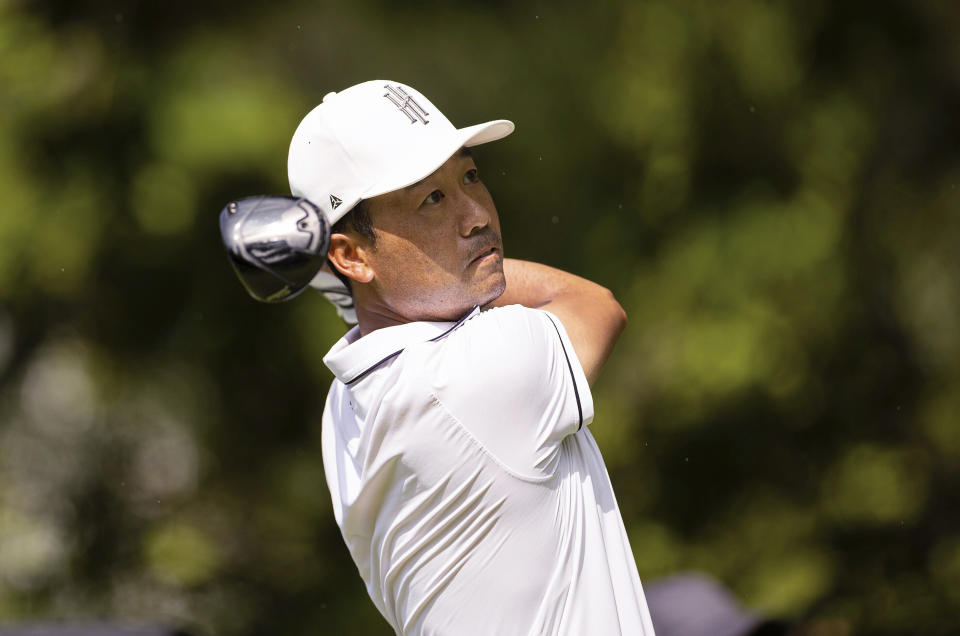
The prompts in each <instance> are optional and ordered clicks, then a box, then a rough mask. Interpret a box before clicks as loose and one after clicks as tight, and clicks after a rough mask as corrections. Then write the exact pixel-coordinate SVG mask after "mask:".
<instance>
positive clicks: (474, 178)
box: [463, 168, 480, 183]
mask: <svg viewBox="0 0 960 636" xmlns="http://www.w3.org/2000/svg"><path fill="white" fill-rule="evenodd" d="M478 181H480V173H479V172H478V171H477V169H476V168H471V169H470V170H467V173H466V174H465V175H463V182H464V183H477V182H478Z"/></svg>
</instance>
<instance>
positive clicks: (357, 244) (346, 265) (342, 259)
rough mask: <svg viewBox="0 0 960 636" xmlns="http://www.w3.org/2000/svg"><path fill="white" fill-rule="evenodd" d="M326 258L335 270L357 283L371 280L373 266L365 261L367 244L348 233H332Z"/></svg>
mask: <svg viewBox="0 0 960 636" xmlns="http://www.w3.org/2000/svg"><path fill="white" fill-rule="evenodd" d="M327 258H329V259H330V262H331V263H333V266H334V267H336V268H337V270H338V271H339V272H340V273H341V274H343V275H344V276H346V277H347V278H349V279H351V280H355V281H357V282H358V283H369V282H370V281H371V280H373V268H371V267H370V264H369V263H368V262H367V246H366V244H365V243H363V242H361V241H360V240H358V239H357V238H356V237H354V236H350V235H349V234H332V235H331V236H330V250H329V251H328V252H327Z"/></svg>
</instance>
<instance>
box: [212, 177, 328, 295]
mask: <svg viewBox="0 0 960 636" xmlns="http://www.w3.org/2000/svg"><path fill="white" fill-rule="evenodd" d="M220 236H221V238H222V239H223V246H224V247H225V248H226V249H227V254H228V255H229V257H230V264H231V265H232V266H233V270H234V271H235V272H236V273H237V276H238V277H239V278H240V282H241V283H243V286H244V287H245V288H246V289H247V291H248V292H249V293H250V295H251V296H253V297H254V298H255V299H257V300H259V301H262V302H265V303H276V302H280V301H283V300H289V299H291V298H293V297H294V296H296V295H297V294H299V293H300V292H302V291H303V290H304V289H306V287H307V284H308V283H309V282H310V281H311V280H312V279H313V277H314V276H316V275H317V272H319V271H320V268H321V267H323V264H324V262H325V261H326V258H327V250H328V249H329V247H330V223H329V222H328V221H327V219H326V217H325V216H323V212H321V211H320V209H319V208H318V207H317V206H315V205H314V204H313V203H311V202H310V201H308V200H307V199H302V198H294V197H286V196H257V197H249V198H246V199H240V200H238V201H231V202H230V203H228V204H227V205H226V206H225V207H224V208H223V210H222V211H221V212H220Z"/></svg>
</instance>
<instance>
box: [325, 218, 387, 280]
mask: <svg viewBox="0 0 960 636" xmlns="http://www.w3.org/2000/svg"><path fill="white" fill-rule="evenodd" d="M350 230H353V231H354V232H356V233H357V234H359V235H360V236H362V237H363V238H365V239H367V240H368V241H369V242H370V246H371V247H376V246H377V234H376V232H374V231H373V221H371V220H370V210H369V209H367V202H366V201H364V200H363V199H361V200H360V201H359V202H358V203H357V204H356V205H355V206H353V209H352V210H350V211H349V212H347V213H346V214H344V215H343V216H342V217H340V218H339V219H338V220H337V222H336V223H334V224H333V226H332V227H331V228H330V233H331V234H343V233H345V232H349V231H350ZM327 261H328V263H329V266H330V271H331V272H333V275H334V276H336V277H337V278H339V279H340V282H341V283H343V284H344V285H346V287H347V289H349V290H350V292H351V293H353V287H352V286H351V284H350V279H349V278H348V277H347V276H344V275H343V274H341V273H340V270H339V269H337V268H336V267H334V266H333V263H330V262H329V261H330V259H329V258H328V259H327Z"/></svg>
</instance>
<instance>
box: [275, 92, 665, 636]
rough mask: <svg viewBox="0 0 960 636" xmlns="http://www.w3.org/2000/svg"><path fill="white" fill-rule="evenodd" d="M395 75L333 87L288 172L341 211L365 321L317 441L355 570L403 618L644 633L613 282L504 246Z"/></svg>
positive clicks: (465, 627)
mask: <svg viewBox="0 0 960 636" xmlns="http://www.w3.org/2000/svg"><path fill="white" fill-rule="evenodd" d="M513 128H514V126H513V124H512V123H511V122H509V121H505V120H497V121H492V122H488V123H486V124H480V125H477V126H471V127H468V128H464V129H459V130H458V129H456V128H455V127H454V126H453V125H452V124H451V123H450V122H449V121H448V120H447V119H446V117H444V116H443V114H442V113H441V112H440V111H439V110H438V109H437V108H436V107H435V106H434V105H433V104H432V103H431V102H430V101H429V100H428V99H427V98H426V97H424V96H423V95H422V94H420V93H419V92H417V91H416V90H414V89H413V88H411V87H409V86H405V85H402V84H399V83H396V82H390V81H373V82H365V83H363V84H359V85H357V86H353V87H351V88H348V89H346V90H344V91H342V92H340V93H331V94H329V95H327V96H326V97H325V98H324V100H323V103H322V104H320V105H319V106H318V107H317V108H315V109H314V110H313V111H311V112H310V113H309V114H308V115H307V116H306V117H305V118H304V119H303V121H302V122H301V123H300V125H299V127H298V128H297V131H296V132H295V133H294V136H293V140H292V142H291V145H290V156H289V175H290V185H291V189H292V191H293V194H294V195H296V196H302V197H306V198H308V199H310V200H311V201H313V202H314V203H316V204H318V205H319V206H320V207H321V208H322V209H323V213H324V214H325V215H326V216H327V218H328V220H329V221H330V222H331V224H332V225H333V233H332V236H331V241H330V249H329V252H328V259H329V262H330V264H331V266H332V268H333V269H334V270H335V272H336V273H337V274H338V275H339V276H340V277H342V278H343V279H344V280H345V281H346V282H347V283H348V284H349V288H350V291H351V292H352V295H353V299H354V302H355V310H356V318H357V322H358V324H357V326H356V327H354V328H353V329H351V330H350V331H349V332H348V333H347V334H346V335H345V336H344V337H343V338H342V339H341V340H340V341H339V342H338V343H337V344H336V345H335V346H334V347H333V348H332V349H331V350H330V352H329V353H328V354H327V356H326V357H325V358H324V361H325V363H326V364H327V366H328V367H329V368H330V369H331V370H332V371H333V373H334V374H335V376H336V379H335V380H334V382H333V384H332V386H331V388H330V393H329V395H328V397H327V404H326V408H325V410H324V415H323V439H322V442H323V461H324V468H325V471H326V476H327V482H328V485H329V488H330V494H331V497H332V499H333V509H334V515H335V518H336V521H337V524H338V525H339V526H340V529H341V531H342V533H343V537H344V540H345V541H346V543H347V546H348V547H349V550H350V553H351V555H352V557H353V559H354V561H355V562H356V564H357V568H358V569H359V571H360V575H361V576H362V577H363V580H364V582H365V583H366V586H367V591H368V592H369V594H370V597H371V598H372V599H373V602H374V603H375V604H376V606H377V609H379V610H380V612H381V613H382V614H383V616H384V617H385V618H386V619H387V621H388V622H389V623H390V625H391V626H392V627H393V628H394V629H395V630H396V631H397V632H398V633H403V634H456V635H463V634H498V635H502V634H591V635H604V634H653V628H652V626H651V622H650V617H649V613H648V611H647V606H646V602H645V600H644V596H643V590H642V588H641V585H640V580H639V577H638V576H637V569H636V565H635V563H634V560H633V556H632V553H631V551H630V546H629V544H628V542H627V537H626V533H625V531H624V527H623V521H622V519H621V516H620V512H619V510H618V508H617V504H616V500H615V499H614V495H613V491H612V489H611V486H610V481H609V478H608V476H607V473H606V469H605V467H604V464H603V460H602V458H601V456H600V452H599V450H598V449H597V445H596V443H595V442H594V440H593V437H592V436H591V435H590V432H589V430H588V428H587V426H586V425H588V424H590V423H591V421H592V419H593V402H592V399H591V394H590V388H589V385H590V384H591V383H592V382H593V381H594V380H595V379H596V377H597V375H598V374H599V373H600V370H601V368H602V367H603V364H604V363H605V361H606V360H607V357H608V356H609V354H610V351H611V349H612V347H613V345H614V342H615V341H616V339H617V337H618V336H619V334H620V332H621V330H622V329H623V327H624V324H625V320H626V319H625V315H624V312H623V310H622V308H621V307H620V305H619V304H618V303H617V302H616V300H614V298H613V296H612V295H611V293H610V292H609V291H607V290H606V289H604V288H602V287H600V286H599V285H596V284H594V283H591V282H589V281H587V280H585V279H583V278H579V277H577V276H574V275H572V274H568V273H565V272H562V271H560V270H557V269H553V268H550V267H547V266H544V265H538V264H535V263H529V262H522V261H518V260H512V259H505V258H504V255H503V248H502V243H501V238H500V223H499V219H498V217H497V211H496V208H495V207H494V204H493V200H492V198H491V196H490V193H489V192H488V191H487V189H486V187H485V186H484V184H483V181H482V180H481V179H480V176H479V173H478V170H477V167H476V164H475V163H474V160H473V158H472V156H471V154H470V151H469V148H470V147H471V146H474V145H477V144H481V143H486V142H489V141H493V140H495V139H499V138H501V137H504V136H506V135H508V134H510V133H511V132H512V131H513Z"/></svg>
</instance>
